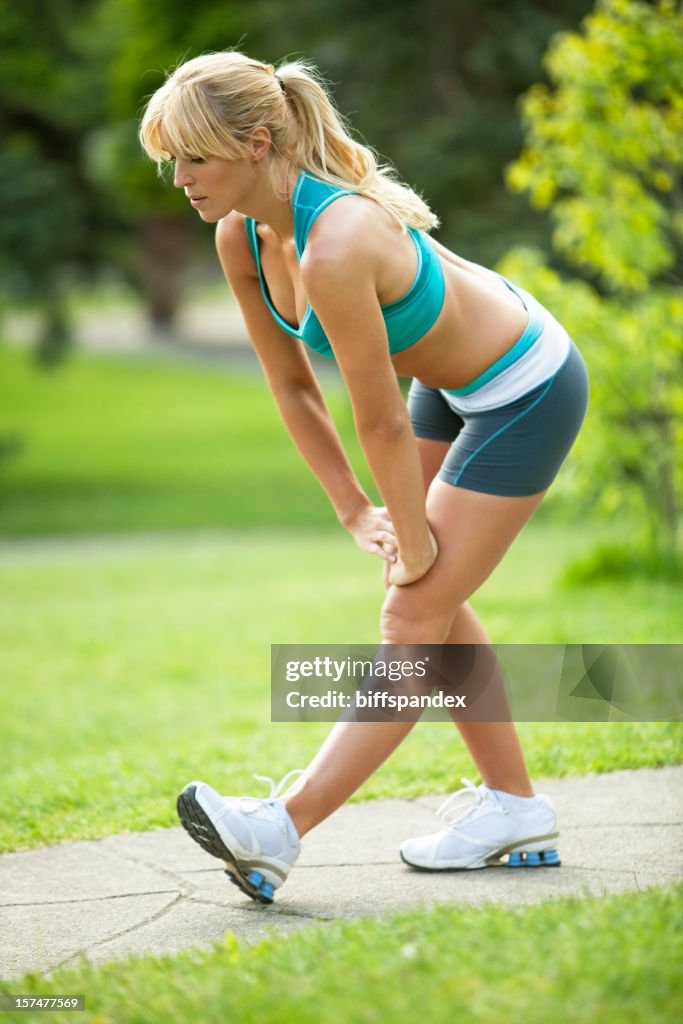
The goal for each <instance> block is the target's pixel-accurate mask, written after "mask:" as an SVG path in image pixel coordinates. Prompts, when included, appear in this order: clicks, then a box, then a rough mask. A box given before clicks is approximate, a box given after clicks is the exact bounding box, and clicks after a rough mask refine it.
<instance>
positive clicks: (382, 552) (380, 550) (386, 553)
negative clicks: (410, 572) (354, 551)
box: [368, 544, 397, 562]
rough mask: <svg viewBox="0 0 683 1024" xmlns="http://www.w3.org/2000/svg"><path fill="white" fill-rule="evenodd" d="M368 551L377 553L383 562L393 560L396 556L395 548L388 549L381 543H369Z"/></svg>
mask: <svg viewBox="0 0 683 1024" xmlns="http://www.w3.org/2000/svg"><path fill="white" fill-rule="evenodd" d="M368 551H369V552H370V553H371V554H373V555H379V557H380V558H383V559H384V561H385V562H395V561H396V558H397V555H396V552H395V549H393V548H392V549H388V548H387V547H385V546H383V545H382V544H371V545H370V547H369V548H368Z"/></svg>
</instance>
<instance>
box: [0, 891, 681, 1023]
mask: <svg viewBox="0 0 683 1024" xmlns="http://www.w3.org/2000/svg"><path fill="white" fill-rule="evenodd" d="M682 920H683V887H680V886H679V887H677V888H675V889H673V890H671V891H657V890H654V891H651V892H646V893H636V894H631V895H628V896H618V897H616V896H610V897H606V898H604V899H596V898H589V899H586V900H584V901H581V900H578V899H576V898H572V899H566V898H565V899H558V900H552V901H550V902H549V903H544V904H541V905H537V906H529V907H515V908H504V907H498V906H495V905H493V906H488V907H485V908H483V909H477V910H474V909H470V908H466V907H439V908H438V909H436V910H432V911H429V912H427V913H424V912H420V911H414V912H411V913H408V914H401V915H392V916H390V917H386V918H383V919H382V920H360V921H353V922H340V921H336V922H326V923H325V924H324V925H316V926H312V927H310V928H307V929H306V930H304V931H302V932H301V933H299V934H296V935H292V936H290V937H289V938H287V939H286V940H282V939H278V938H277V937H272V938H268V939H266V940H264V941H262V942H260V943H259V944H257V945H254V946H246V945H244V944H241V943H239V942H237V941H236V940H235V938H234V936H233V934H232V933H231V932H228V933H227V935H226V937H225V940H224V942H223V943H222V944H217V945H216V946H214V948H213V949H212V950H210V951H208V952H203V951H202V952H198V951H196V950H193V951H188V952H186V953H183V954H181V955H176V956H174V957H168V958H155V957H148V958H144V959H139V960H132V959H131V960H127V961H124V962H121V963H114V964H107V965H105V966H103V967H91V966H88V965H87V964H86V965H83V966H81V967H78V968H74V969H70V970H59V971H57V972H55V973H54V974H53V975H52V976H51V977H50V978H49V979H46V978H43V977H41V976H39V975H33V976H30V977H28V978H26V979H23V980H21V981H18V982H14V983H12V985H11V986H9V985H7V984H6V983H4V984H3V983H0V992H2V991H11V992H12V993H18V992H21V993H37V994H38V993H39V994H43V995H47V994H50V993H54V994H70V993H73V994H76V993H79V994H84V995H85V998H86V1007H87V1009H86V1013H85V1014H84V1018H85V1020H86V1021H93V1022H97V1024H167V1022H168V1021H182V1022H184V1021H188V1022H189V1021H201V1022H202V1024H214V1022H216V1024H223V1022H225V1021H239V1022H253V1024H290V1022H291V1024H309V1022H310V1024H318V1022H319V1021H324V1022H325V1024H380V1022H381V1021H386V1020H391V1021H396V1022H401V1024H408V1022H412V1021H418V1020H419V1021H425V1022H428V1024H441V1022H443V1024H452V1022H453V1021H466V1022H467V1024H500V1022H501V1021H525V1022H526V1024H548V1022H552V1024H565V1022H566V1024H605V1022H608V1021H609V1022H610V1024H622V1022H623V1024H626V1022H628V1024H631V1022H634V1021H643V1022H647V1024H671V1022H673V1021H675V1020H678V1019H680V1010H681V982H680V965H681V958H682V957H683V927H682V926H681V921H682ZM650 949H653V953H652V955H648V952H647V951H648V950H650ZM15 1018H16V1020H17V1021H20V1020H27V1019H28V1020H37V1021H39V1020H42V1015H41V1014H40V1013H31V1012H28V1013H22V1014H21V1015H18V1014H8V1017H7V1019H8V1021H10V1020H13V1019H15ZM72 1018H73V1014H72V1013H64V1012H59V1011H57V1012H54V1013H51V1014H50V1019H51V1020H54V1021H58V1022H60V1024H62V1022H64V1024H65V1022H69V1021H71V1020H72Z"/></svg>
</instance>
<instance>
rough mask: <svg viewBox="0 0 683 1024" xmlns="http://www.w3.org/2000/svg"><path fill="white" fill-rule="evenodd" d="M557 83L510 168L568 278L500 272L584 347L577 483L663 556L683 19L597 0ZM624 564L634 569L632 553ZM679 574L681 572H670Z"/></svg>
mask: <svg viewBox="0 0 683 1024" xmlns="http://www.w3.org/2000/svg"><path fill="white" fill-rule="evenodd" d="M545 63H546V67H547V70H548V72H549V74H550V77H551V79H552V89H551V88H548V87H546V86H543V85H537V86H534V87H533V88H532V89H531V90H530V91H529V92H528V93H527V95H526V96H525V97H524V100H523V103H522V111H523V119H524V125H525V131H526V148H525V149H524V151H523V153H522V154H521V156H520V158H519V159H518V161H517V162H516V163H515V164H513V165H512V166H511V168H510V169H509V174H508V182H509V185H510V186H511V187H512V188H513V189H515V190H523V191H527V192H528V193H529V194H530V197H531V200H532V202H533V203H534V204H535V205H536V206H538V207H540V208H543V209H546V208H547V209H549V210H550V214H551V217H552V219H553V221H554V223H555V230H554V234H553V242H554V245H555V247H556V249H557V250H558V252H559V253H560V254H561V255H562V256H563V257H564V258H565V259H566V260H568V261H569V263H570V264H571V265H572V266H573V267H575V268H576V270H577V271H578V273H579V274H583V275H584V276H588V277H589V279H590V281H591V282H595V281H596V280H597V282H598V283H599V290H598V287H597V286H595V285H594V284H592V283H586V282H584V281H580V280H572V281H565V282H561V281H560V279H559V277H558V276H557V275H556V274H554V273H553V272H552V271H551V270H550V269H549V268H548V267H546V266H544V262H543V258H542V256H541V255H540V254H538V253H535V254H534V253H532V252H530V251H528V250H515V251H513V252H511V253H510V254H508V257H507V258H506V259H505V261H504V263H503V266H504V268H505V271H504V272H506V273H507V274H508V275H509V276H511V277H513V278H514V277H516V278H517V279H518V280H520V281H521V282H522V283H524V284H525V285H526V286H527V287H529V288H530V289H531V290H532V291H533V290H535V291H536V292H537V294H538V295H539V297H540V298H541V301H543V302H545V304H546V305H548V306H549V307H550V308H551V309H552V310H553V312H554V313H555V314H556V315H557V316H558V318H559V319H560V320H562V322H563V323H564V324H565V326H566V327H567V329H568V330H569V332H570V333H571V334H572V335H573V336H574V337H575V340H576V342H577V343H578V345H579V347H580V348H581V349H582V350H583V351H584V353H585V355H586V358H587V362H588V364H589V370H590V373H591V394H592V400H591V409H590V412H589V416H588V419H587V422H586V425H585V427H584V430H583V435H582V437H581V438H580V440H579V443H578V445H577V448H576V450H575V457H574V460H573V464H574V466H575V468H576V470H577V472H576V474H575V478H574V481H573V483H575V484H577V485H578V487H579V488H580V489H582V490H583V491H584V493H588V494H591V495H592V497H593V498H594V499H596V500H598V501H599V502H600V504H601V506H602V508H603V509H604V510H606V511H607V512H612V513H616V512H617V511H619V510H620V509H622V508H624V507H631V508H632V507H634V505H639V506H640V513H641V516H642V517H643V519H644V521H645V522H646V523H647V528H648V542H649V545H650V547H651V548H652V550H653V551H654V552H659V554H658V555H655V556H654V557H655V561H656V559H657V558H660V560H661V558H664V559H666V560H668V561H669V562H672V563H676V562H677V561H678V560H679V558H680V552H679V549H678V529H679V520H680V514H681V508H680V494H681V488H682V487H683V455H682V453H683V445H682V443H681V442H682V441H683V425H682V414H683V384H682V378H681V368H682V366H683V288H682V287H681V285H682V282H683V188H682V186H681V172H682V171H683V12H682V11H681V9H680V6H679V5H676V4H674V3H671V2H669V0H658V2H657V3H654V4H646V3H641V2H639V0H633V2H631V0H598V4H597V6H596V10H595V13H594V14H592V15H590V16H589V17H588V18H586V19H585V21H584V26H583V33H582V34H576V33H565V34H562V35H560V36H559V37H557V38H556V39H555V40H554V42H553V44H552V45H551V47H550V50H549V53H548V57H547V59H546V62H545ZM624 564H627V563H626V562H625V563H624ZM674 571H675V570H674Z"/></svg>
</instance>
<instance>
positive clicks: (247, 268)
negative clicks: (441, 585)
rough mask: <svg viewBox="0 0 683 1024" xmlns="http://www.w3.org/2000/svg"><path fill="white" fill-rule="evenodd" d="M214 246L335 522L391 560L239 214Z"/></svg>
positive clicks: (384, 519)
mask: <svg viewBox="0 0 683 1024" xmlns="http://www.w3.org/2000/svg"><path fill="white" fill-rule="evenodd" d="M216 248H217V250H218V256H219V259H220V261H221V265H222V267H223V271H224V273H225V276H226V278H227V280H228V283H229V284H230V286H231V288H232V291H233V293H234V295H235V297H236V298H237V301H238V302H239V305H240V308H241V310H242V314H243V316H244V321H245V324H246V327H247V331H248V332H249V336H250V338H251V341H252V344H253V346H254V349H255V351H256V354H257V356H258V358H259V361H260V363H261V366H262V367H263V371H264V374H265V377H266V380H267V382H268V385H269V387H270V390H271V392H272V394H273V397H274V399H275V402H276V404H277V406H278V409H279V411H280V415H281V416H282V419H283V421H284V423H285V426H286V427H287V429H288V431H289V433H290V435H291V437H292V440H293V441H294V443H295V445H296V447H297V448H298V450H299V452H300V453H301V455H302V456H303V458H304V459H305V461H306V462H307V463H308V465H309V466H310V468H311V469H312V470H313V472H314V473H315V475H316V477H317V478H318V480H319V481H320V484H321V485H322V487H323V488H324V490H325V491H326V493H327V495H328V497H329V499H330V501H331V503H332V505H333V507H334V509H335V512H336V513H337V517H338V519H339V521H340V523H341V524H342V525H343V526H344V527H346V529H348V530H349V531H350V532H351V533H352V534H353V536H354V537H355V539H356V541H357V542H358V544H359V545H360V547H361V548H363V550H365V551H369V552H371V553H373V554H378V555H380V556H381V557H383V558H385V559H387V560H391V561H393V560H394V557H395V551H396V543H395V537H394V535H393V530H392V527H391V521H390V519H389V517H388V515H387V514H386V511H385V510H384V509H378V508H375V507H374V506H373V505H372V502H371V501H370V499H369V498H368V496H367V494H366V493H365V491H364V490H363V488H362V487H361V485H360V482H359V481H358V479H357V477H356V475H355V473H354V472H353V469H352V467H351V465H350V463H349V461H348V459H347V457H346V453H345V452H344V448H343V446H342V443H341V440H340V438H339V435H338V433H337V430H336V428H335V426H334V423H333V422H332V419H331V417H330V414H329V412H328V410H327V407H326V405H325V400H324V398H323V395H322V392H321V390H320V387H319V385H318V382H317V380H316V377H315V374H314V373H313V370H312V368H311V365H310V362H309V360H308V357H307V356H306V353H305V351H304V348H303V345H302V343H301V342H300V341H298V340H297V339H296V338H292V337H290V336H289V335H287V334H285V332H284V331H282V330H280V328H279V327H278V326H277V324H276V323H275V322H274V320H273V317H272V315H271V313H270V311H269V310H268V309H267V307H266V305H265V303H264V301H263V296H262V294H261V288H260V283H259V280H258V276H257V272H256V268H255V265H254V260H253V257H252V254H251V250H250V249H249V246H248V242H247V236H246V231H245V228H244V219H243V218H242V217H241V216H240V215H238V214H231V215H229V216H228V217H226V218H224V220H222V221H220V222H219V224H218V228H217V232H216Z"/></svg>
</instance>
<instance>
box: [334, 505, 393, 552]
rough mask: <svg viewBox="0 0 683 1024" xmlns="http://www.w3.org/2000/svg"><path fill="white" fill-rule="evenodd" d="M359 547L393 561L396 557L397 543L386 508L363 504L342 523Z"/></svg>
mask: <svg viewBox="0 0 683 1024" xmlns="http://www.w3.org/2000/svg"><path fill="white" fill-rule="evenodd" d="M344 525H345V527H346V529H347V530H348V531H349V533H350V534H351V536H352V537H353V539H354V540H355V542H356V544H357V545H358V547H359V548H361V549H362V550H363V551H367V552H368V553H369V554H371V555H378V556H379V558H383V559H384V561H385V562H388V563H393V562H395V561H396V559H397V557H398V543H397V541H396V534H395V533H394V527H393V523H392V522H391V519H390V518H389V513H388V512H387V510H386V508H384V507H383V506H378V505H364V506H363V508H361V509H359V510H358V512H356V513H354V515H353V516H352V517H351V518H350V519H349V520H347V521H346V522H345V523H344Z"/></svg>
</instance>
